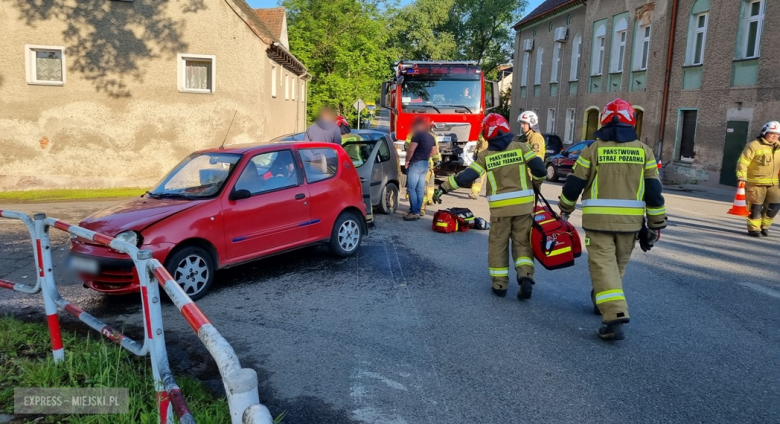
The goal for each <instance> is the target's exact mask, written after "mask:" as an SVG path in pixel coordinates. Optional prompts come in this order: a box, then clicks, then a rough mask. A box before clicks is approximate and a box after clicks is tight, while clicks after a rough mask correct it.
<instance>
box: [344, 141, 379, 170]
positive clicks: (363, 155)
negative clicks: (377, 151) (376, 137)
mask: <svg viewBox="0 0 780 424" xmlns="http://www.w3.org/2000/svg"><path fill="white" fill-rule="evenodd" d="M375 145H376V142H373V141H362V140H361V141H348V142H347V143H345V144H344V145H342V146H341V147H343V148H344V151H345V152H347V156H349V158H350V160H352V164H353V165H355V168H360V167H361V166H363V165H364V164H365V163H366V162H367V161H368V158H369V157H370V156H371V152H373V151H374V146H375Z"/></svg>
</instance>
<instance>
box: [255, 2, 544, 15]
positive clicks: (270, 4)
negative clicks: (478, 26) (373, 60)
mask: <svg viewBox="0 0 780 424" xmlns="http://www.w3.org/2000/svg"><path fill="white" fill-rule="evenodd" d="M411 1H412V0H401V4H407V3H410V2H411ZM542 1H544V0H528V7H527V8H526V9H525V13H529V12H531V11H532V10H534V8H535V7H536V6H539V4H540V3H541V2H542ZM246 2H247V3H249V5H250V6H252V7H253V8H255V9H257V8H258V7H276V6H279V3H280V1H279V0H247V1H246Z"/></svg>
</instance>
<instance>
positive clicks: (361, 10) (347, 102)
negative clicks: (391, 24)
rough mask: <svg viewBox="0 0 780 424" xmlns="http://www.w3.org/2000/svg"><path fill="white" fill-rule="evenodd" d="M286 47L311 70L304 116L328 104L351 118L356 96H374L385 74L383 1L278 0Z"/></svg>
mask: <svg viewBox="0 0 780 424" xmlns="http://www.w3.org/2000/svg"><path fill="white" fill-rule="evenodd" d="M282 5H283V6H284V7H286V8H287V13H288V14H287V19H288V33H289V34H288V37H289V40H290V50H291V51H292V52H293V54H295V55H296V56H297V57H298V58H299V59H300V60H301V61H303V63H305V64H306V66H307V67H308V69H309V71H310V72H311V73H312V75H313V79H312V82H311V84H310V92H309V97H308V98H309V111H308V117H309V120H310V121H311V120H314V118H315V117H316V114H317V112H318V111H319V110H320V108H322V107H323V106H332V107H334V108H335V109H336V110H337V111H338V112H339V113H340V114H343V115H345V116H346V117H347V118H348V119H350V120H351V121H353V120H354V119H352V118H355V117H356V116H357V112H356V111H355V110H354V109H353V108H352V104H353V103H354V102H355V100H357V99H358V98H363V99H364V100H366V101H369V100H374V99H376V97H377V93H378V91H379V86H380V84H381V81H383V80H385V79H387V78H388V77H389V76H390V75H391V68H390V64H391V63H392V62H393V60H394V55H393V54H392V52H391V51H390V50H389V49H387V41H388V21H387V19H386V13H387V10H388V4H387V3H385V2H384V0H374V1H372V0H284V1H283V2H282Z"/></svg>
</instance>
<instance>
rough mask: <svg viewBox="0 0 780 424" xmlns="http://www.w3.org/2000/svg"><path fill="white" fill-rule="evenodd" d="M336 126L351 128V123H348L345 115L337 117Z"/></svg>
mask: <svg viewBox="0 0 780 424" xmlns="http://www.w3.org/2000/svg"><path fill="white" fill-rule="evenodd" d="M336 125H338V126H342V125H346V126H349V122H347V118H345V117H344V115H339V116H337V117H336Z"/></svg>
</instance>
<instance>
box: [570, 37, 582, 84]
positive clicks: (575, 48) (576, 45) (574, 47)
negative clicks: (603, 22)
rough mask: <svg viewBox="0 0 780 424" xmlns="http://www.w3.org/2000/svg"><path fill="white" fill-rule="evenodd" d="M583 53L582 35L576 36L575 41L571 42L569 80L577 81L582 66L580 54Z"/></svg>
mask: <svg viewBox="0 0 780 424" xmlns="http://www.w3.org/2000/svg"><path fill="white" fill-rule="evenodd" d="M581 55H582V35H581V34H577V35H575V36H574V42H572V44H571V70H570V71H569V81H577V70H578V69H579V67H580V56H581Z"/></svg>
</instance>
